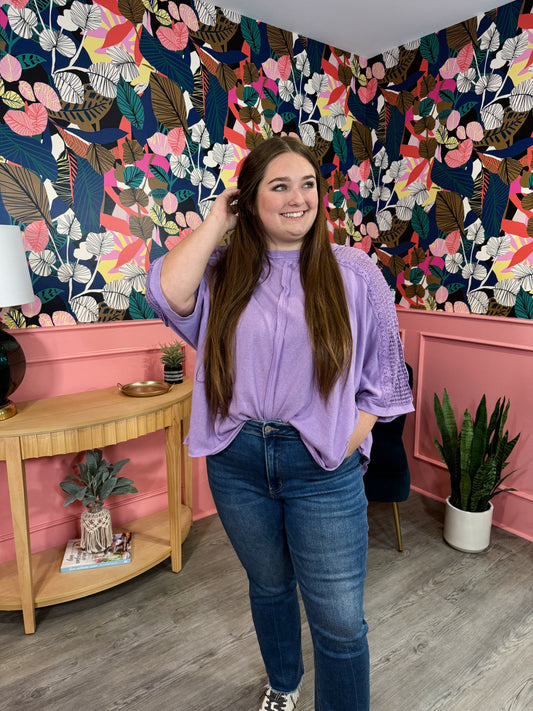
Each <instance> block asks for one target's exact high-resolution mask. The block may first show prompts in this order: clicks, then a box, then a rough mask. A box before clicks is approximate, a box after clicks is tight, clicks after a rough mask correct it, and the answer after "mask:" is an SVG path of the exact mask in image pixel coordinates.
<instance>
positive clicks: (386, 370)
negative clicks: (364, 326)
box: [335, 247, 413, 415]
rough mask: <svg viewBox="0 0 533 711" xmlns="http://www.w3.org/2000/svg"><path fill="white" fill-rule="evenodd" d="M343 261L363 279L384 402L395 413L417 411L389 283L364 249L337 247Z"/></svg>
mask: <svg viewBox="0 0 533 711" xmlns="http://www.w3.org/2000/svg"><path fill="white" fill-rule="evenodd" d="M335 252H336V256H337V259H338V260H339V264H342V265H345V266H346V267H348V268H349V269H350V270H352V271H353V273H354V274H355V275H356V277H358V278H360V279H362V280H363V282H364V284H365V286H366V294H367V299H368V303H369V306H370V310H369V311H367V313H368V314H369V315H370V314H371V316H372V318H373V319H374V320H375V323H376V326H377V328H376V329H375V330H376V332H377V339H378V360H379V367H380V379H381V383H380V385H381V390H382V393H383V405H384V406H385V407H386V408H387V410H390V414H391V415H398V414H401V413H404V412H410V411H412V410H413V405H412V393H411V389H410V387H409V376H408V374H407V369H406V367H405V359H404V353H403V346H402V342H401V339H400V332H399V326H398V318H397V315H396V307H395V305H394V299H393V297H392V293H391V290H390V288H389V285H388V284H387V282H386V281H385V278H384V277H383V274H382V273H381V271H380V269H379V268H378V267H377V266H376V264H375V263H374V262H373V261H372V259H371V258H370V257H369V256H368V255H367V254H366V253H365V252H363V250H361V249H357V248H354V247H337V248H336V249H335Z"/></svg>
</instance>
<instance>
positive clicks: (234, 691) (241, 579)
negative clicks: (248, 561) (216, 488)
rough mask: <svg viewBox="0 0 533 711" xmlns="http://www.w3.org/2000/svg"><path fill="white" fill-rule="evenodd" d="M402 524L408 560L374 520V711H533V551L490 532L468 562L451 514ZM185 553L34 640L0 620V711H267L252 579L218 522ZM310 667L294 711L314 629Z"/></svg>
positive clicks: (306, 696)
mask: <svg viewBox="0 0 533 711" xmlns="http://www.w3.org/2000/svg"><path fill="white" fill-rule="evenodd" d="M400 511H401V516H402V530H403V536H404V548H405V550H404V551H403V553H399V552H398V551H397V550H396V547H395V534H394V525H393V518H392V510H391V507H390V505H386V504H371V506H370V508H369V523H370V550H369V558H368V578H367V587H366V617H367V620H368V623H369V626H370V635H369V641H370V648H371V660H372V661H371V664H372V672H371V684H372V706H371V708H372V711H478V710H480V711H532V710H533V543H531V542H528V541H525V540H523V539H520V538H517V537H515V536H512V535H511V534H508V533H505V532H504V531H501V530H499V529H497V528H494V529H493V533H492V542H491V547H490V549H489V550H488V551H487V552H485V553H482V554H477V555H468V554H464V553H459V552H457V551H455V550H453V549H452V548H449V547H448V546H447V545H446V544H445V543H444V542H443V540H442V537H441V536H442V515H443V507H442V504H440V503H438V502H434V501H432V500H430V499H427V498H424V497H422V496H420V495H419V494H416V493H412V494H411V496H410V498H409V500H408V501H407V502H405V503H404V504H401V506H400ZM183 553H184V568H183V570H182V572H181V573H179V574H177V575H175V574H173V573H172V572H171V571H170V565H169V563H168V562H165V563H162V564H161V565H159V566H158V567H157V568H154V569H153V570H152V571H149V572H148V573H145V574H144V575H143V576H141V577H139V578H137V579H136V580H133V581H130V582H128V583H125V584H123V585H122V586H120V587H117V588H114V589H113V590H109V591H106V592H102V593H98V594H97V595H94V596H92V597H89V598H85V599H83V600H77V601H74V602H70V603H65V604H63V605H57V606H54V607H49V608H42V609H39V610H37V632H36V634H34V635H24V633H23V626H22V617H21V614H20V613H18V612H0V711H122V710H124V709H128V710H129V711H226V710H227V711H229V710H231V711H257V708H258V705H259V704H258V699H259V696H260V692H261V688H262V685H263V684H264V683H265V678H264V672H263V668H262V663H261V660H260V657H259V651H258V647H257V642H256V640H255V635H254V632H253V628H252V623H251V619H250V614H249V609H248V600H247V583H246V578H245V575H244V573H243V572H242V570H241V569H240V567H239V564H238V562H237V560H236V558H235V555H234V553H233V550H232V549H231V547H230V545H229V543H228V542H227V539H226V537H225V534H224V532H223V531H222V528H221V526H220V523H219V521H218V518H217V517H216V516H212V517H210V518H207V519H203V520H202V521H198V522H196V523H195V524H194V525H193V528H192V530H191V533H190V534H189V537H188V539H187V541H186V542H185V544H184V549H183ZM73 575H75V573H73ZM0 585H1V580H0ZM304 660H305V663H306V669H307V672H306V675H305V678H304V685H303V690H302V696H301V701H300V702H299V704H298V707H297V709H298V711H313V672H312V650H311V643H310V639H309V634H308V631H307V629H306V628H305V629H304Z"/></svg>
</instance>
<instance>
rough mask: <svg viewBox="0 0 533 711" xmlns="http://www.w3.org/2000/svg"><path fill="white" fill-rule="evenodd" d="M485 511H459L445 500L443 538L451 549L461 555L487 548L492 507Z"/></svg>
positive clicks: (448, 499)
mask: <svg viewBox="0 0 533 711" xmlns="http://www.w3.org/2000/svg"><path fill="white" fill-rule="evenodd" d="M489 506H490V508H489V509H488V510H487V511H481V512H479V513H478V512H472V511H461V509H456V508H455V506H452V505H451V504H450V497H449V496H448V498H447V499H446V509H445V513H444V533H443V538H444V540H445V541H446V543H448V544H449V545H450V546H452V548H456V549H457V550H458V551H462V552H463V553H480V552H481V551H484V550H485V549H486V548H488V547H489V544H490V531H491V528H492V513H493V511H494V507H493V505H492V503H491V502H490V501H489Z"/></svg>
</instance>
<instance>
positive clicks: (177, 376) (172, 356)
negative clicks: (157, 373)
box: [159, 341, 185, 383]
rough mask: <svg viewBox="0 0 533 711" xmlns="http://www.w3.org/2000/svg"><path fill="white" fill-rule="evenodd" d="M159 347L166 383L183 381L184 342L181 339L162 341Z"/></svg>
mask: <svg viewBox="0 0 533 711" xmlns="http://www.w3.org/2000/svg"><path fill="white" fill-rule="evenodd" d="M159 348H160V350H161V363H163V373H164V380H165V383H182V382H183V361H184V360H185V351H184V350H183V343H182V342H181V341H172V342H171V343H162V344H161V345H160V347H159Z"/></svg>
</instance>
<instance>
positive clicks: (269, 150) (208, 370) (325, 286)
mask: <svg viewBox="0 0 533 711" xmlns="http://www.w3.org/2000/svg"><path fill="white" fill-rule="evenodd" d="M283 153H297V154H299V155H300V156H302V157H303V158H305V159H306V160H307V161H308V162H309V163H310V164H311V165H312V166H313V169H314V172H315V178H316V184H317V190H318V197H319V200H318V213H317V217H316V220H315V223H314V225H313V228H312V229H311V230H310V231H309V232H308V234H307V235H306V236H305V238H304V241H303V243H302V247H301V250H300V279H301V282H302V287H303V290H304V295H305V320H306V323H307V328H308V330H309V336H310V340H311V344H312V349H313V367H314V375H315V381H316V384H317V387H318V391H319V393H320V395H321V396H322V397H323V398H324V399H325V400H327V398H328V396H329V393H330V392H331V389H332V388H333V386H334V384H335V383H336V381H337V380H338V379H339V377H340V376H341V375H342V374H343V373H345V372H346V371H347V368H348V366H349V364H350V361H351V357H352V346H353V343H352V332H351V328H350V318H349V312H348V305H347V303H346V295H345V293H344V285H343V282H342V277H341V274H340V271H339V268H338V265H337V261H336V260H335V257H334V255H333V253H332V250H331V245H330V241H329V236H328V232H327V225H326V216H325V211H324V199H323V197H324V196H323V188H322V180H321V175H320V168H319V166H318V163H317V161H316V159H315V156H314V154H313V153H312V151H311V150H310V149H309V148H308V147H307V146H305V145H304V144H303V143H301V141H299V140H298V139H297V138H293V137H289V136H285V137H278V136H275V137H273V138H269V139H268V140H266V141H263V143H260V144H259V145H258V146H257V147H256V148H254V149H253V150H252V151H251V152H250V153H249V154H248V156H247V157H246V158H245V160H244V161H243V163H242V167H241V171H240V173H239V178H238V183H237V185H238V187H239V190H240V192H239V198H238V218H237V225H236V227H235V233H234V235H233V238H232V240H231V242H230V244H229V246H228V248H227V250H226V251H225V253H224V255H223V256H222V257H221V259H220V260H219V261H218V262H217V264H216V265H215V266H214V268H213V270H212V272H211V274H210V287H211V302H210V312H209V319H208V324H207V333H206V341H205V348H204V365H205V389H206V397H207V402H208V405H209V409H210V413H211V417H212V419H213V420H214V419H215V417H216V415H217V414H218V413H220V414H221V415H222V416H223V417H226V416H227V414H228V411H229V405H230V402H231V397H232V393H233V358H234V344H235V330H236V328H237V322H238V320H239V317H240V315H241V313H242V312H243V310H244V308H245V307H246V305H247V304H248V302H249V301H250V298H251V297H252V294H253V292H254V289H255V287H256V286H257V283H258V281H259V279H260V278H261V275H262V274H263V270H264V267H265V264H266V265H268V264H269V262H268V253H267V250H268V247H267V234H266V232H265V229H264V227H263V224H262V222H261V220H260V219H259V216H258V215H257V214H256V211H255V205H256V196H257V189H258V186H259V184H260V182H261V181H262V179H263V177H264V174H265V171H266V168H267V166H268V164H269V163H270V162H271V161H272V160H273V159H274V158H276V157H277V156H279V155H281V154H283Z"/></svg>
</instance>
